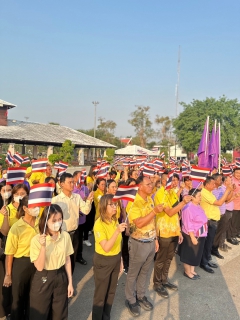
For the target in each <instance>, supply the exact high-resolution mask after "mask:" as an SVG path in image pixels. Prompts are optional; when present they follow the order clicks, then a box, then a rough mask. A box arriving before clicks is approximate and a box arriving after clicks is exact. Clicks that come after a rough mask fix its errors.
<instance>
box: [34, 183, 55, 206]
mask: <svg viewBox="0 0 240 320" xmlns="http://www.w3.org/2000/svg"><path fill="white" fill-rule="evenodd" d="M54 188H55V186H54V184H51V183H42V184H37V185H35V186H32V187H31V188H30V193H29V198H28V208H33V207H45V206H49V205H50V204H51V201H52V195H53V191H54Z"/></svg>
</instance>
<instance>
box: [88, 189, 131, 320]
mask: <svg viewBox="0 0 240 320" xmlns="http://www.w3.org/2000/svg"><path fill="white" fill-rule="evenodd" d="M112 199H113V195H111V194H106V195H104V196H102V197H101V199H100V203H99V212H100V217H99V219H98V220H97V221H96V222H95V225H94V229H93V230H94V237H95V253H94V257H93V265H94V267H93V270H94V281H95V291H94V298H93V308H92V320H99V319H110V313H111V308H112V304H113V299H114V295H115V292H116V288H117V281H118V275H119V271H120V262H121V242H122V234H121V233H122V232H123V231H124V230H125V228H126V226H127V225H126V223H121V224H118V222H117V219H116V212H117V204H116V203H113V201H112Z"/></svg>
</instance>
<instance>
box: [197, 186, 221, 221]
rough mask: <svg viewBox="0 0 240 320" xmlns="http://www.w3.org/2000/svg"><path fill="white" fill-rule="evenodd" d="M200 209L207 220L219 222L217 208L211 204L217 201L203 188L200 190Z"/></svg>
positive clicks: (218, 210)
mask: <svg viewBox="0 0 240 320" xmlns="http://www.w3.org/2000/svg"><path fill="white" fill-rule="evenodd" d="M201 196H202V197H201V203H200V205H201V207H202V208H203V210H204V211H205V213H206V216H207V217H208V219H212V220H216V221H218V220H220V216H221V214H220V209H219V207H218V206H215V205H214V204H213V203H214V202H215V201H217V199H216V197H215V196H214V195H213V194H212V192H210V191H208V190H207V189H205V188H202V191H201Z"/></svg>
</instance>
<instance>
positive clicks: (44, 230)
mask: <svg viewBox="0 0 240 320" xmlns="http://www.w3.org/2000/svg"><path fill="white" fill-rule="evenodd" d="M50 207H51V204H50V206H49V207H48V212H47V216H46V221H45V225H44V229H43V234H45V232H46V226H47V220H48V216H49V212H50Z"/></svg>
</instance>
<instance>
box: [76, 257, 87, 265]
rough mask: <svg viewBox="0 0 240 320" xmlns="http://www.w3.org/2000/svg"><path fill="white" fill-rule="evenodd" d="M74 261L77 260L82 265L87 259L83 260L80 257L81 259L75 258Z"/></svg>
mask: <svg viewBox="0 0 240 320" xmlns="http://www.w3.org/2000/svg"><path fill="white" fill-rule="evenodd" d="M76 261H77V262H79V263H81V264H83V265H84V266H85V265H86V264H87V261H86V260H84V259H83V258H81V259H76Z"/></svg>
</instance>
